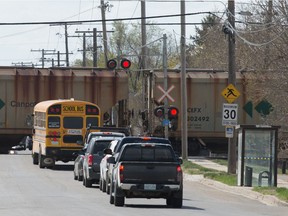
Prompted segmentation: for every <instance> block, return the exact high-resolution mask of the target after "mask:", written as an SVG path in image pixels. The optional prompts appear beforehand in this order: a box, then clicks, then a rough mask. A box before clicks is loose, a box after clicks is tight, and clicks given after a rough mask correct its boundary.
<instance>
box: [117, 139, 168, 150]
mask: <svg viewBox="0 0 288 216" xmlns="http://www.w3.org/2000/svg"><path fill="white" fill-rule="evenodd" d="M127 143H163V144H171V143H170V141H169V140H168V139H161V138H151V137H148V138H147V137H124V138H123V139H122V140H120V141H119V142H118V143H117V146H116V147H115V150H114V152H115V153H119V152H120V150H121V148H122V146H123V145H124V144H127Z"/></svg>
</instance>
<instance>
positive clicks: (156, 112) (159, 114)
mask: <svg viewBox="0 0 288 216" xmlns="http://www.w3.org/2000/svg"><path fill="white" fill-rule="evenodd" d="M154 115H155V116H156V117H158V118H163V117H164V107H163V106H158V107H156V108H155V109H154Z"/></svg>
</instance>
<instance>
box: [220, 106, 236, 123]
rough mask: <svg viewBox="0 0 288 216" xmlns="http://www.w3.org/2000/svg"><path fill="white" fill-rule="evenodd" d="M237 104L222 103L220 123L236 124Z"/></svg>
mask: <svg viewBox="0 0 288 216" xmlns="http://www.w3.org/2000/svg"><path fill="white" fill-rule="evenodd" d="M237 112H238V104H227V103H224V104H223V118H222V125H223V126H225V125H226V126H227V125H230V126H232V125H237Z"/></svg>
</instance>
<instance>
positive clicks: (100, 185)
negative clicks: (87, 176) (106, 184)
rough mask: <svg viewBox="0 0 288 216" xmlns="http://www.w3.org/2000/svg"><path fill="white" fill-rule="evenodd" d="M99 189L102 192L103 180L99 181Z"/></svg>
mask: <svg viewBox="0 0 288 216" xmlns="http://www.w3.org/2000/svg"><path fill="white" fill-rule="evenodd" d="M99 189H100V191H102V179H101V178H100V180H99Z"/></svg>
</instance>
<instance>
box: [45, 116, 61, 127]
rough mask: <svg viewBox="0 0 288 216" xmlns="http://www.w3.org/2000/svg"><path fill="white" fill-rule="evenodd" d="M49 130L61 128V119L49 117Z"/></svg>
mask: <svg viewBox="0 0 288 216" xmlns="http://www.w3.org/2000/svg"><path fill="white" fill-rule="evenodd" d="M48 128H60V117H58V116H49V117H48Z"/></svg>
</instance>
